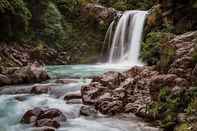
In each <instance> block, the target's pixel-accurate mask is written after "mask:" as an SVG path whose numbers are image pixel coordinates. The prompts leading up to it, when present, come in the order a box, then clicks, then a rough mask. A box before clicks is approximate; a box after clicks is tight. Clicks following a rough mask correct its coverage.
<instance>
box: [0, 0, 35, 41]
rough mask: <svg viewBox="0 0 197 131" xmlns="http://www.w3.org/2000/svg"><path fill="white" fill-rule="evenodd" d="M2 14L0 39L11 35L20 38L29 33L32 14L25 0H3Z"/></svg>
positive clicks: (0, 3) (0, 4) (0, 11)
mask: <svg viewBox="0 0 197 131" xmlns="http://www.w3.org/2000/svg"><path fill="white" fill-rule="evenodd" d="M0 16H1V20H0V22H1V26H2V27H1V29H2V32H1V33H0V39H4V37H9V38H11V39H17V40H18V39H21V38H23V37H24V36H26V35H27V34H28V32H29V24H30V20H31V17H32V15H31V12H30V11H29V9H28V8H27V5H26V3H25V2H24V1H23V0H12V1H7V0H1V1H0Z"/></svg>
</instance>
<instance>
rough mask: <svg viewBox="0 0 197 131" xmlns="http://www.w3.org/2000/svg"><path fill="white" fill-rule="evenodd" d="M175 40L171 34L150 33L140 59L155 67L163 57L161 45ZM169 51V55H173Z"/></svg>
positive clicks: (143, 45) (142, 48)
mask: <svg viewBox="0 0 197 131" xmlns="http://www.w3.org/2000/svg"><path fill="white" fill-rule="evenodd" d="M171 38H173V35H172V34H171V33H164V32H150V33H149V34H147V35H146V37H145V40H144V43H143V44H142V47H141V54H140V58H141V59H142V61H144V62H145V63H147V64H148V65H155V64H157V63H158V62H159V60H160V56H161V53H162V52H161V51H162V49H161V44H162V43H164V44H165V42H166V41H168V40H170V39H171ZM170 53H172V52H170V51H169V53H167V54H169V55H171V54H170Z"/></svg>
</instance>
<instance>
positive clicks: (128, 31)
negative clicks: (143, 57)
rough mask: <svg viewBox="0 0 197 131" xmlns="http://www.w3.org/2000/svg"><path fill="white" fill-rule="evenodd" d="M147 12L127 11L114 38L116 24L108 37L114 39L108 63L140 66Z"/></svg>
mask: <svg viewBox="0 0 197 131" xmlns="http://www.w3.org/2000/svg"><path fill="white" fill-rule="evenodd" d="M146 14H147V12H146V11H126V12H125V13H124V14H123V15H122V16H121V18H120V20H119V21H118V23H117V26H116V29H115V32H114V34H113V37H112V36H111V34H112V30H113V26H112V25H114V22H112V24H111V26H110V27H109V29H108V32H107V34H106V36H109V37H112V38H113V39H112V40H110V39H111V38H109V42H110V41H111V43H110V45H111V47H110V54H109V59H108V63H110V64H116V63H120V64H129V65H139V64H140V61H139V59H138V57H139V53H140V45H141V39H142V33H143V28H144V22H145V19H146Z"/></svg>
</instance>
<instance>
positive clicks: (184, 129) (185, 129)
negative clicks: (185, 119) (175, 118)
mask: <svg viewBox="0 0 197 131" xmlns="http://www.w3.org/2000/svg"><path fill="white" fill-rule="evenodd" d="M175 131H192V130H191V126H190V125H189V124H188V123H181V124H180V125H179V126H177V127H176V129H175Z"/></svg>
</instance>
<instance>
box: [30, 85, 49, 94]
mask: <svg viewBox="0 0 197 131" xmlns="http://www.w3.org/2000/svg"><path fill="white" fill-rule="evenodd" d="M51 89H52V86H50V85H42V84H40V85H35V86H33V87H32V89H31V91H30V92H31V93H32V94H45V93H48V92H49V91H51Z"/></svg>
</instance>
